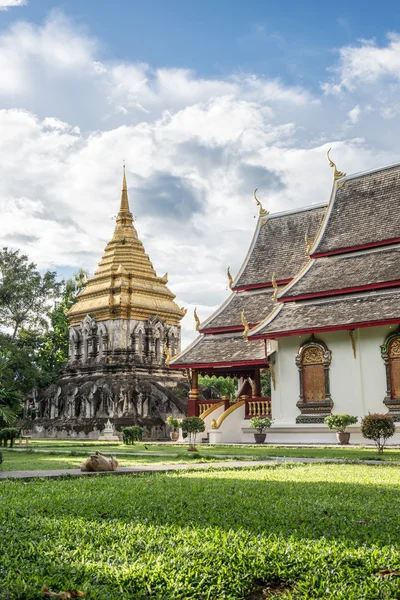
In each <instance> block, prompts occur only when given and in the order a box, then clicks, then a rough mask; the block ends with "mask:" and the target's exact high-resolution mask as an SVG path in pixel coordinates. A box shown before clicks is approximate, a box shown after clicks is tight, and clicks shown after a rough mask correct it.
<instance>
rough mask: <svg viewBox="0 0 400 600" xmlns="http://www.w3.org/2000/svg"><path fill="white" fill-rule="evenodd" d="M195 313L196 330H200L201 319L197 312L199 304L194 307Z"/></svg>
mask: <svg viewBox="0 0 400 600" xmlns="http://www.w3.org/2000/svg"><path fill="white" fill-rule="evenodd" d="M193 315H194V320H195V321H196V331H199V329H200V319H199V317H198V314H197V306H196V308H195V309H194V313H193Z"/></svg>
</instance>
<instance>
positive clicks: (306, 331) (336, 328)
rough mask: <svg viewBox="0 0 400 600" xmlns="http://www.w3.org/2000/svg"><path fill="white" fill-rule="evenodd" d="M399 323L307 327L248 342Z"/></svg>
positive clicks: (253, 338) (371, 322)
mask: <svg viewBox="0 0 400 600" xmlns="http://www.w3.org/2000/svg"><path fill="white" fill-rule="evenodd" d="M398 323H400V317H397V319H384V320H382V321H365V322H360V323H345V324H344V325H329V326H327V327H309V328H307V329H293V330H291V331H278V332H276V333H274V332H272V333H268V334H264V335H263V334H257V335H253V336H252V337H251V338H249V340H250V341H251V340H263V339H275V338H280V337H288V336H290V335H308V334H310V333H315V332H317V331H347V330H348V329H362V328H363V327H379V326H380V325H395V324H398Z"/></svg>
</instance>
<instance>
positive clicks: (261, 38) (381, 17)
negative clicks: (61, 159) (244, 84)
mask: <svg viewBox="0 0 400 600" xmlns="http://www.w3.org/2000/svg"><path fill="white" fill-rule="evenodd" d="M54 8H59V9H60V10H62V11H63V12H64V13H65V14H66V15H67V16H69V17H71V18H73V19H74V21H75V23H76V25H80V26H81V27H83V28H86V30H87V31H90V32H91V34H93V35H95V36H96V37H98V39H99V40H101V52H100V54H101V56H102V58H104V59H116V60H122V61H135V62H146V63H150V64H152V65H155V66H160V67H184V68H191V69H195V70H196V71H197V73H198V74H199V75H200V76H206V77H212V76H217V77H218V76H221V75H226V74H230V73H232V72H234V71H237V70H244V71H254V72H258V73H263V74H264V75H268V76H271V77H276V76H280V77H283V78H284V79H286V80H287V81H288V82H290V83H307V84H308V85H310V86H317V85H318V83H319V81H320V80H321V79H322V78H323V77H324V76H325V70H326V66H327V62H329V61H330V60H332V57H331V55H332V53H334V52H335V49H336V48H339V47H341V46H344V45H346V44H348V43H349V42H354V41H356V40H357V39H359V38H368V39H370V38H374V39H376V40H377V42H378V43H381V42H382V41H383V40H384V37H385V34H386V33H387V32H388V31H396V30H400V3H399V2H398V1H396V0H382V1H380V2H372V1H369V2H368V1H365V0H352V1H351V2H349V1H348V0H339V1H336V2H322V1H320V0H305V1H304V2H301V1H297V0H286V1H285V0H282V1H272V0H246V1H243V0H202V1H201V2H200V1H196V0H146V1H145V2H144V1H143V0H141V1H137V0H112V1H106V0H85V1H82V0H73V1H64V2H56V1H54V0H30V2H29V3H28V4H27V5H25V6H21V7H19V8H14V9H13V10H11V9H10V10H8V11H4V12H2V13H1V14H0V24H2V26H7V25H8V24H10V23H11V22H12V21H13V20H15V19H19V18H22V19H26V20H28V21H30V22H32V23H37V24H40V23H41V22H43V20H44V19H45V18H46V17H47V15H48V14H49V12H50V11H51V10H53V9H54Z"/></svg>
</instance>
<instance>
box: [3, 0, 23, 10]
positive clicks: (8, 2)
mask: <svg viewBox="0 0 400 600" xmlns="http://www.w3.org/2000/svg"><path fill="white" fill-rule="evenodd" d="M25 4H28V0H0V10H8V9H9V8H13V7H14V6H25Z"/></svg>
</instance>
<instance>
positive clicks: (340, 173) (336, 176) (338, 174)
mask: <svg viewBox="0 0 400 600" xmlns="http://www.w3.org/2000/svg"><path fill="white" fill-rule="evenodd" d="M331 150H332V148H329V150H328V152H327V153H326V156H327V158H328V162H329V165H330V166H331V167H332V168H333V169H334V171H333V180H334V181H337V180H338V179H341V178H342V177H345V176H346V173H343V171H338V168H337V166H336V165H335V163H334V162H333V160H331V158H330V156H329V152H330V151H331Z"/></svg>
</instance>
